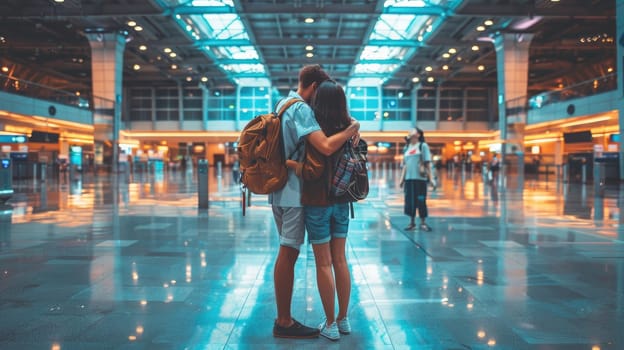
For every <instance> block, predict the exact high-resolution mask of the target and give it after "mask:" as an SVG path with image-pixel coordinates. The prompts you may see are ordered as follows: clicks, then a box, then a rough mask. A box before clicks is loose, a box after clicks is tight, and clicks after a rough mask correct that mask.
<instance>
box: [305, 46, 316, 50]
mask: <svg viewBox="0 0 624 350" xmlns="http://www.w3.org/2000/svg"><path fill="white" fill-rule="evenodd" d="M305 49H306V50H307V51H312V50H314V46H312V45H308V46H306V47H305Z"/></svg>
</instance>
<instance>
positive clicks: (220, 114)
mask: <svg viewBox="0 0 624 350" xmlns="http://www.w3.org/2000/svg"><path fill="white" fill-rule="evenodd" d="M207 109H208V120H235V119H236V90H235V89H234V88H231V89H213V90H210V93H209V95H208V106H207Z"/></svg>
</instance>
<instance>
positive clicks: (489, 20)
mask: <svg viewBox="0 0 624 350" xmlns="http://www.w3.org/2000/svg"><path fill="white" fill-rule="evenodd" d="M483 24H485V25H486V26H491V25H493V24H494V21H492V20H491V19H486V20H485V22H483Z"/></svg>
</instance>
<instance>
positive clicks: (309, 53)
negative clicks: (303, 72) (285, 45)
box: [306, 52, 314, 58]
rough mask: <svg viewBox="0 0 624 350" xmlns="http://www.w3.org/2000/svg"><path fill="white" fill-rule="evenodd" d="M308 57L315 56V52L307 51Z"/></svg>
mask: <svg viewBox="0 0 624 350" xmlns="http://www.w3.org/2000/svg"><path fill="white" fill-rule="evenodd" d="M306 57H308V58H311V57H314V54H313V53H312V52H308V53H306Z"/></svg>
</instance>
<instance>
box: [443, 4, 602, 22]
mask: <svg viewBox="0 0 624 350" xmlns="http://www.w3.org/2000/svg"><path fill="white" fill-rule="evenodd" d="M455 15H456V16H471V17H530V16H533V17H545V18H585V19H595V20H600V19H609V18H614V15H613V14H609V13H606V12H603V11H601V10H597V9H595V8H592V7H588V6H584V7H580V6H576V7H575V6H568V5H565V6H554V7H550V8H536V7H534V6H530V5H497V6H492V5H484V4H470V3H468V4H466V6H464V7H462V8H461V9H459V10H458V11H457V13H455Z"/></svg>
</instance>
